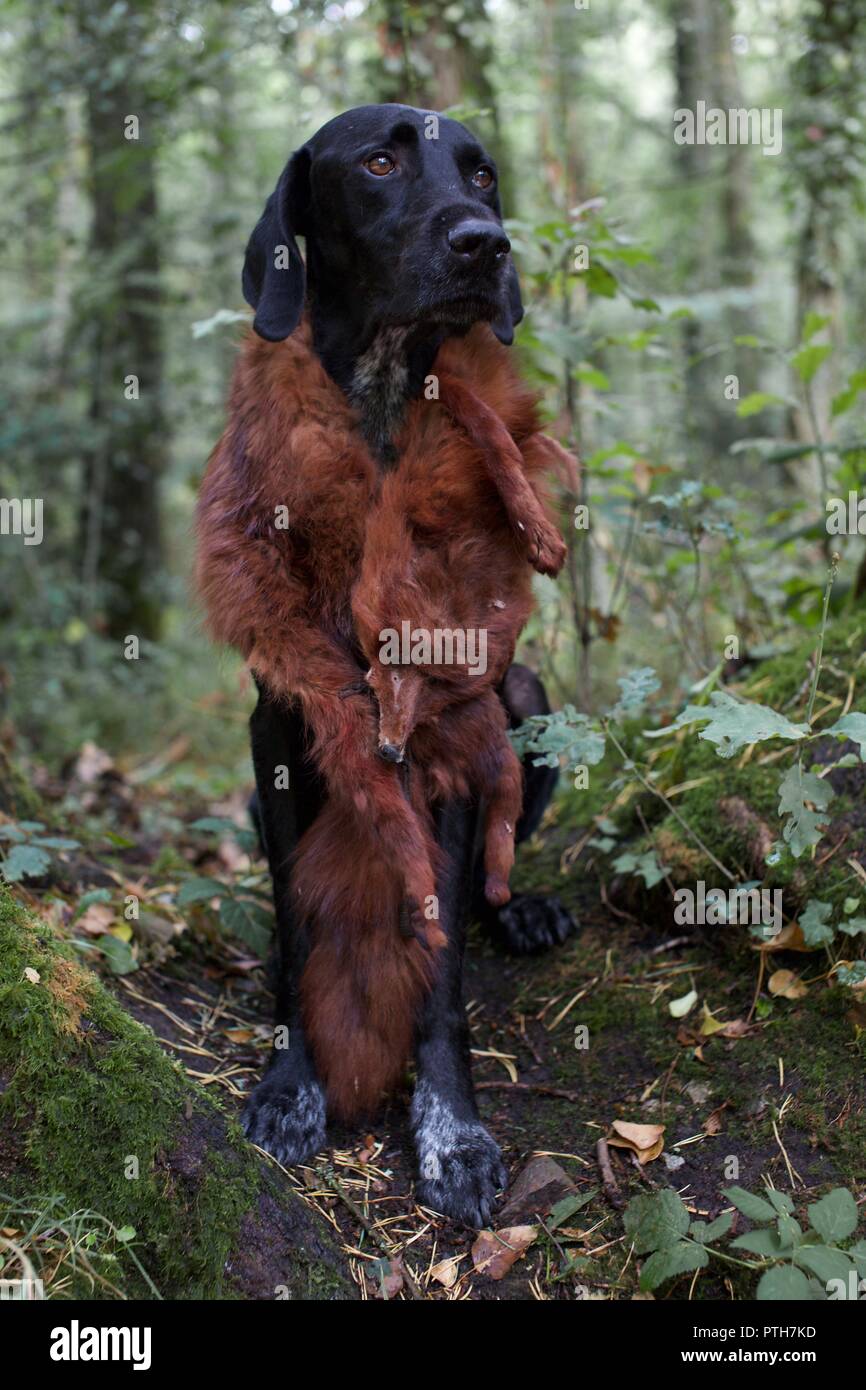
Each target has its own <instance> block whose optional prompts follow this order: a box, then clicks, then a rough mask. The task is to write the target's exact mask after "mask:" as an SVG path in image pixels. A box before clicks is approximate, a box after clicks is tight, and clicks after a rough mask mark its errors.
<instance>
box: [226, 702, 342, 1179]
mask: <svg viewBox="0 0 866 1390" xmlns="http://www.w3.org/2000/svg"><path fill="white" fill-rule="evenodd" d="M250 732H251V736H252V751H253V764H254V767H255V774H256V791H257V820H258V828H259V833H260V835H261V838H262V842H263V845H264V849H265V853H266V854H267V857H268V863H269V865H270V870H271V876H272V878H273V883H274V905H275V908H276V917H277V949H276V961H275V966H276V980H275V985H276V1017H275V1025H276V1026H275V1028H274V1046H273V1050H272V1052H271V1059H270V1064H269V1066H268V1070H267V1072H266V1073H265V1076H264V1077H263V1079H262V1080H261V1081H260V1082H259V1084H258V1086H256V1088H255V1090H253V1091H252V1093H251V1094H250V1097H249V1099H248V1101H247V1104H246V1107H245V1109H244V1114H243V1126H244V1129H245V1130H246V1133H247V1136H248V1137H249V1138H250V1139H251V1140H252V1141H253V1143H254V1144H258V1145H260V1147H261V1148H263V1149H267V1151H268V1153H271V1154H273V1155H274V1157H275V1158H277V1159H279V1161H280V1162H281V1163H284V1164H286V1165H287V1166H288V1165H289V1164H292V1163H300V1162H303V1161H304V1160H305V1159H308V1158H310V1157H311V1156H312V1155H313V1154H315V1153H318V1151H319V1150H320V1149H322V1148H323V1147H324V1144H325V1097H324V1093H323V1090H322V1087H321V1085H320V1084H319V1081H318V1078H317V1076H316V1073H315V1069H314V1067H313V1063H312V1059H311V1057H310V1052H309V1048H308V1046H307V1041H306V1038H305V1036H304V1030H303V1025H302V1022H301V1017H300V1000H299V987H300V978H301V972H302V970H303V968H304V963H305V961H306V958H307V951H308V943H307V939H306V931H305V930H304V929H303V927H302V926H301V925H300V924H299V923H298V922H297V921H296V920H295V919H294V914H293V912H292V904H291V894H290V880H289V863H290V859H291V855H292V852H293V850H294V848H295V845H296V844H297V841H298V839H299V838H300V836H301V835H302V834H303V832H304V831H305V830H306V829H307V828H308V826H309V825H310V824H311V822H312V820H313V819H314V818H315V816H316V815H317V814H318V810H319V808H320V806H321V804H322V796H323V792H322V788H321V785H320V783H319V782H318V780H317V779H316V777H315V774H314V773H313V772H312V770H311V768H310V763H309V759H308V758H307V756H306V751H307V743H306V731H305V728H304V724H303V720H302V718H301V714H300V711H299V710H298V709H297V707H292V706H287V705H286V704H285V703H282V704H281V703H279V702H277V701H276V700H275V699H273V698H272V696H271V695H270V694H269V693H268V691H267V690H266V689H265V688H264V687H263V686H260V687H259V703H258V705H257V706H256V708H255V710H254V711H253V715H252V718H251V719H250ZM281 769H287V770H288V787H286V786H285V781H286V778H285V775H282V776H279V775H278V774H279V773H280V771H281ZM278 783H279V788H278V786H277V784H278Z"/></svg>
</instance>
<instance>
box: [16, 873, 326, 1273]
mask: <svg viewBox="0 0 866 1390" xmlns="http://www.w3.org/2000/svg"><path fill="white" fill-rule="evenodd" d="M25 971H26V972H28V973H27V974H25ZM33 972H35V975H34V973H33ZM37 977H38V978H37ZM0 1074H2V1075H3V1077H4V1079H6V1081H7V1084H6V1087H5V1090H4V1091H3V1094H2V1096H0V1124H2V1126H3V1127H4V1129H5V1131H6V1132H7V1133H11V1134H17V1135H19V1136H21V1137H22V1138H21V1143H22V1145H23V1151H22V1152H21V1153H20V1154H19V1155H18V1157H19V1162H18V1163H16V1164H15V1165H14V1166H15V1178H14V1185H15V1186H16V1187H17V1189H18V1191H17V1193H16V1194H15V1195H17V1196H19V1197H21V1196H23V1195H25V1193H24V1191H23V1190H22V1188H26V1192H27V1193H42V1194H49V1195H51V1196H56V1195H57V1194H61V1193H62V1194H63V1195H64V1197H65V1199H66V1202H67V1203H75V1204H78V1205H81V1206H86V1207H88V1208H90V1209H92V1210H95V1211H98V1212H100V1213H101V1214H102V1215H103V1216H104V1217H105V1218H107V1220H109V1221H110V1222H111V1223H113V1225H114V1226H115V1227H123V1226H132V1227H134V1228H135V1230H136V1232H137V1237H138V1241H139V1245H138V1247H137V1253H138V1255H139V1258H140V1260H141V1262H142V1264H143V1265H144V1267H145V1268H146V1269H147V1271H148V1272H149V1274H150V1276H151V1278H152V1279H153V1281H154V1283H155V1284H156V1286H157V1288H158V1289H159V1291H160V1292H161V1293H162V1294H163V1296H167V1297H175V1298H224V1297H232V1296H235V1292H236V1291H235V1287H234V1285H233V1282H232V1279H231V1276H230V1275H229V1274H228V1273H227V1272H226V1263H227V1261H228V1259H229V1256H230V1255H231V1253H232V1251H233V1250H236V1249H237V1248H238V1245H239V1244H240V1243H241V1241H242V1226H243V1222H244V1220H245V1218H248V1217H249V1216H250V1214H254V1213H255V1212H256V1209H257V1206H258V1204H259V1202H260V1200H261V1199H262V1197H263V1194H264V1193H265V1186H264V1184H265V1178H264V1176H263V1170H262V1168H261V1166H260V1164H259V1163H258V1160H257V1159H256V1158H255V1156H254V1154H253V1153H252V1151H251V1150H250V1149H249V1147H248V1146H247V1145H246V1144H245V1142H244V1140H243V1137H242V1135H241V1132H240V1129H239V1128H238V1126H237V1125H236V1124H235V1123H234V1122H233V1121H227V1120H226V1117H225V1116H224V1114H223V1113H222V1111H221V1110H220V1109H219V1107H218V1106H217V1105H216V1104H215V1103H214V1102H213V1101H211V1099H210V1098H209V1097H208V1096H207V1095H206V1094H205V1093H204V1092H202V1091H200V1090H199V1089H198V1088H195V1087H193V1086H192V1085H191V1084H190V1082H189V1081H188V1080H187V1078H186V1077H185V1076H184V1074H183V1072H182V1071H181V1069H180V1068H179V1066H178V1065H177V1064H176V1063H174V1062H173V1061H171V1060H170V1059H169V1058H168V1057H167V1056H166V1055H165V1054H164V1053H163V1052H162V1050H161V1049H160V1047H159V1046H158V1044H157V1043H156V1041H155V1039H154V1037H153V1034H152V1033H151V1032H150V1031H149V1030H148V1029H147V1028H144V1027H142V1026H141V1025H140V1024H138V1023H137V1022H135V1020H133V1019H131V1018H130V1017H129V1015H127V1014H126V1013H125V1012H124V1011H123V1009H122V1008H121V1007H120V1006H119V1004H118V1003H117V1002H116V1001H115V1000H114V999H113V998H112V996H111V995H110V994H109V993H108V991H107V990H106V989H105V988H104V987H103V986H102V984H101V983H100V982H99V981H98V979H97V978H96V977H95V976H94V975H92V974H91V973H90V972H88V971H86V970H84V969H83V968H82V967H81V966H80V965H79V964H77V963H76V961H75V960H73V959H72V958H71V957H70V956H68V955H67V954H66V948H65V947H64V945H63V943H62V942H60V941H58V939H57V938H56V937H55V936H54V935H53V934H52V933H51V931H50V929H49V928H48V927H47V926H46V925H45V924H44V923H42V922H39V921H38V920H35V919H33V918H30V917H28V916H27V915H26V914H25V913H24V912H23V911H22V910H21V909H20V908H19V907H18V905H17V904H16V903H15V902H14V900H13V898H12V897H11V895H10V894H9V893H8V891H7V890H6V889H5V888H3V887H2V886H0ZM286 1195H287V1196H288V1198H289V1201H290V1202H291V1201H293V1200H295V1199H294V1198H293V1197H292V1196H291V1194H286ZM296 1254H297V1256H298V1259H297V1288H296V1289H293V1290H292V1294H293V1296H294V1297H307V1296H309V1294H308V1293H307V1289H308V1287H309V1286H310V1281H313V1283H316V1281H319V1280H321V1279H322V1278H323V1277H324V1275H323V1271H322V1262H321V1261H320V1260H319V1259H318V1258H317V1257H316V1256H315V1255H311V1256H310V1257H309V1258H306V1257H305V1256H304V1252H303V1251H300V1250H299V1251H297V1252H296ZM126 1277H127V1284H126V1291H127V1292H128V1293H131V1294H133V1295H135V1294H138V1295H143V1296H147V1294H148V1290H147V1287H146V1285H145V1284H144V1283H143V1281H142V1279H141V1277H140V1275H139V1274H138V1273H137V1271H136V1270H135V1269H134V1268H133V1267H132V1266H131V1265H130V1266H129V1268H128V1269H127V1271H126ZM328 1279H329V1281H333V1282H334V1283H336V1284H338V1283H339V1279H338V1278H337V1276H336V1275H335V1273H334V1271H333V1270H331V1271H329V1272H328ZM77 1292H79V1293H84V1292H85V1289H84V1288H81V1289H78V1290H77Z"/></svg>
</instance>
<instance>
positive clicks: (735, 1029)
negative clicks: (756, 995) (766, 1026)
mask: <svg viewBox="0 0 866 1390" xmlns="http://www.w3.org/2000/svg"><path fill="white" fill-rule="evenodd" d="M757 1031H758V1030H757V1027H756V1025H755V1024H754V1023H747V1022H746V1020H745V1019H744V1018H732V1019H731V1021H730V1023H723V1024H722V1027H721V1030H720V1033H721V1036H722V1037H723V1038H747V1037H748V1036H749V1034H750V1033H756V1032H757Z"/></svg>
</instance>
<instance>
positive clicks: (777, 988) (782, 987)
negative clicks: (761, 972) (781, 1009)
mask: <svg viewBox="0 0 866 1390" xmlns="http://www.w3.org/2000/svg"><path fill="white" fill-rule="evenodd" d="M767 988H768V990H769V991H770V993H771V994H777V995H781V997H782V998H783V999H802V998H803V996H804V995H805V994H808V993H809V987H808V985H804V984H803V981H802V980H801V979H799V978H798V976H796V975H795V974H794V972H793V970H774V971H773V974H772V975H771V976H770V978H769V980H768V981H767Z"/></svg>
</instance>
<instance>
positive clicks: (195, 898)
mask: <svg viewBox="0 0 866 1390" xmlns="http://www.w3.org/2000/svg"><path fill="white" fill-rule="evenodd" d="M190 829H191V830H200V831H204V832H206V833H210V834H216V835H220V836H224V835H226V834H229V835H231V836H233V838H234V839H236V840H237V842H238V844H239V845H240V847H241V848H242V849H244V850H246V851H247V852H248V853H254V852H255V851H256V850H257V848H258V837H257V836H256V833H255V831H253V830H248V829H246V828H245V827H242V826H238V825H235V823H234V821H231V820H227V819H224V818H222V817H218V816H204V817H202V818H201V819H200V820H197V821H193V823H192V825H191V826H190ZM262 880H263V876H262V875H261V874H242V875H239V876H238V877H237V878H236V880H235V881H234V882H232V883H227V882H224V881H223V880H222V879H217V878H207V877H191V878H188V879H185V880H184V882H183V883H182V884H181V886H180V889H179V890H178V893H177V896H176V898H175V902H176V905H177V906H178V907H180V908H188V907H197V906H205V905H207V904H211V903H213V902H216V904H217V916H218V919H219V923H220V925H221V927H222V928H223V929H224V930H225V931H226V932H227V933H228V934H229V935H230V936H236V937H237V938H238V939H239V940H241V941H243V942H244V943H245V944H246V945H247V946H249V947H250V948H251V950H253V951H255V952H256V954H257V955H260V956H263V955H265V954H266V953H267V950H268V946H269V944H270V939H271V933H272V930H273V921H274V919H273V911H272V909H271V906H270V904H271V901H272V898H271V892H270V889H269V888H267V887H264V886H263V885H262Z"/></svg>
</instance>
